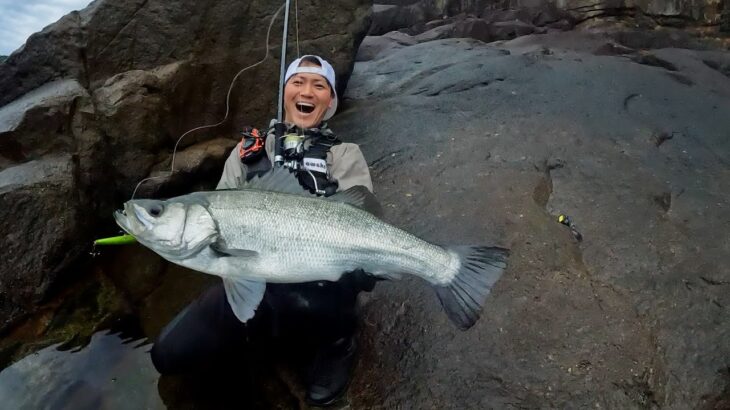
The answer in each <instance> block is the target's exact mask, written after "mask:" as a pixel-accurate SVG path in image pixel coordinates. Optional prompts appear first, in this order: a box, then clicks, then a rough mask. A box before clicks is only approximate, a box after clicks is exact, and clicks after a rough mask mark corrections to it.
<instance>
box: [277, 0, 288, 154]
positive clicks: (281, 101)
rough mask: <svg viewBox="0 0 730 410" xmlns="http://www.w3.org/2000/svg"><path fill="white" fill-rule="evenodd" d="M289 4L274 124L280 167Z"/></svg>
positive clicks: (286, 12) (283, 125) (284, 129)
mask: <svg viewBox="0 0 730 410" xmlns="http://www.w3.org/2000/svg"><path fill="white" fill-rule="evenodd" d="M289 4H290V0H286V6H285V8H286V10H284V32H283V33H282V39H281V64H280V69H279V104H278V110H277V112H276V124H274V141H275V144H274V166H277V167H280V166H282V165H283V164H284V153H283V149H284V148H283V147H282V144H281V139H282V138H284V133H285V132H286V124H284V118H283V113H284V75H285V71H284V70H285V64H286V46H287V40H288V38H287V37H288V35H289Z"/></svg>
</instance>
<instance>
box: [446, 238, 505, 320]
mask: <svg viewBox="0 0 730 410" xmlns="http://www.w3.org/2000/svg"><path fill="white" fill-rule="evenodd" d="M447 250H449V251H452V252H455V253H456V254H457V255H458V258H459V261H460V262H461V263H460V267H459V271H458V272H457V274H456V276H454V278H453V279H452V280H451V282H449V283H447V284H445V285H436V286H434V288H435V289H436V294H437V295H438V297H439V300H440V301H441V306H443V307H444V310H445V311H446V314H447V315H448V316H449V319H451V320H452V321H453V322H454V323H455V324H456V325H457V326H458V327H459V329H461V330H467V329H469V328H470V327H472V325H474V323H475V322H476V321H477V320H478V319H479V314H480V313H481V310H482V305H483V304H484V301H485V300H486V298H487V296H488V295H489V292H490V291H491V289H492V286H494V284H495V283H496V282H497V280H499V278H500V277H501V276H502V273H503V272H504V269H505V268H506V267H507V258H508V257H509V250H508V249H504V248H497V247H485V246H455V247H449V248H447Z"/></svg>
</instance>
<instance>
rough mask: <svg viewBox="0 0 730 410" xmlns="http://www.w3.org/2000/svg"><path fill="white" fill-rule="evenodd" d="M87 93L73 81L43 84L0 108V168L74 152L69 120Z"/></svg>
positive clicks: (87, 95) (86, 96) (74, 147)
mask: <svg viewBox="0 0 730 410" xmlns="http://www.w3.org/2000/svg"><path fill="white" fill-rule="evenodd" d="M88 97H89V94H88V93H87V92H86V89H85V88H84V87H82V86H81V85H80V84H79V83H78V81H76V80H71V79H69V80H57V81H53V82H50V83H48V84H45V85H43V86H41V87H38V88H37V89H35V90H33V91H32V92H29V93H28V94H26V95H24V96H23V98H19V99H17V100H15V101H13V102H12V103H10V104H7V105H5V106H3V107H0V170H2V169H4V168H7V167H9V166H12V165H13V164H18V163H23V162H26V161H30V160H33V159H38V158H40V157H42V156H44V155H56V154H59V153H64V154H71V153H73V152H74V151H75V149H76V146H75V141H74V137H73V130H72V127H71V126H70V121H69V119H70V118H71V117H72V115H73V113H74V111H75V110H76V106H77V105H78V103H79V100H80V99H82V98H88Z"/></svg>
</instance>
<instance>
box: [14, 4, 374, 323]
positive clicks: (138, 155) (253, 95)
mask: <svg viewBox="0 0 730 410" xmlns="http://www.w3.org/2000/svg"><path fill="white" fill-rule="evenodd" d="M370 6H371V5H370V3H367V2H365V1H364V0H347V1H344V2H337V3H333V4H327V5H325V4H322V5H307V6H304V5H300V8H299V10H298V12H297V13H296V14H294V13H292V19H290V23H291V27H290V28H291V29H292V30H290V33H291V38H290V43H289V44H290V47H289V53H288V55H289V57H288V58H289V59H293V58H292V56H293V55H294V54H296V52H297V50H301V52H302V53H312V54H321V55H322V56H324V57H325V58H327V59H328V60H329V61H331V62H332V64H333V65H334V67H335V69H336V71H337V73H338V77H337V78H338V83H337V89H338V90H341V91H342V90H344V89H345V87H346V84H347V81H348V78H349V75H350V72H351V70H352V65H353V63H354V56H355V50H356V48H357V46H358V45H359V43H360V42H361V40H362V38H363V37H364V35H365V32H366V31H367V27H368V25H369V22H370V20H369V16H370ZM278 8H279V5H278V4H271V3H269V2H265V1H254V2H250V3H247V4H246V5H245V7H242V6H241V4H240V2H235V1H223V2H209V1H204V2H196V1H192V0H186V1H183V2H176V3H174V4H172V3H169V2H165V1H161V0H149V1H148V0H127V1H121V2H119V1H108V0H98V1H95V2H93V3H91V4H90V5H89V6H88V7H86V8H85V9H83V10H81V11H78V12H76V11H75V12H72V13H70V14H68V15H67V16H65V17H63V18H62V19H60V20H59V21H58V22H57V23H54V24H51V25H50V26H48V27H46V28H45V29H43V30H42V31H41V32H39V33H36V34H34V35H32V36H31V37H30V38H29V39H28V41H27V42H26V44H25V45H24V46H23V47H21V48H20V49H18V50H16V51H15V52H13V53H12V54H11V55H10V56H9V57H8V59H7V60H6V61H5V62H3V63H2V64H0V171H2V170H5V171H8V172H10V170H12V169H24V168H18V167H23V166H25V164H31V163H32V164H36V165H28V166H29V167H39V166H41V165H37V164H46V162H47V161H51V162H52V163H53V164H55V162H53V161H56V160H55V158H57V157H59V156H64V158H66V157H68V158H73V161H72V164H73V172H71V173H69V175H72V176H73V179H72V180H65V179H61V175H62V174H63V173H62V172H60V171H59V172H58V176H57V177H56V176H55V175H56V173H55V172H56V171H55V170H56V169H57V168H58V167H55V166H53V167H51V166H50V165H49V166H46V165H42V169H47V168H48V169H51V171H48V173H49V175H51V174H52V175H54V177H53V178H49V179H48V181H45V182H42V181H35V180H28V181H27V183H24V184H23V185H22V187H23V188H22V189H21V190H19V191H18V190H15V189H13V190H9V191H8V192H7V193H5V194H4V195H5V196H4V197H3V198H4V199H3V200H4V201H6V200H7V201H13V200H18V201H20V202H21V203H27V202H28V201H31V199H29V198H33V199H32V201H36V200H37V201H39V203H37V204H35V205H34V207H35V208H33V207H29V209H33V210H34V211H37V212H36V213H30V212H28V213H21V214H18V215H13V214H12V213H9V212H6V213H5V214H3V215H2V216H0V221H2V222H3V224H7V226H8V227H9V229H11V228H12V230H10V231H8V232H10V235H15V236H17V237H22V236H23V235H24V231H23V230H22V229H24V228H23V227H26V226H30V225H32V224H39V223H40V222H38V221H36V220H35V218H38V215H41V218H42V219H43V220H46V219H45V218H52V217H54V215H56V214H59V213H60V212H61V211H60V208H59V209H57V208H56V207H61V206H68V207H69V210H68V211H67V212H69V213H70V214H73V215H75V213H74V212H80V211H81V210H83V211H84V212H85V214H84V218H83V220H81V221H79V222H78V225H79V226H76V225H77V224H76V221H75V220H71V218H70V217H64V218H65V220H68V221H69V223H70V224H71V225H73V227H66V226H65V225H64V227H62V228H59V232H60V233H56V232H54V234H53V235H52V240H51V239H49V243H50V242H53V246H51V245H47V246H41V247H35V246H34V245H33V242H34V240H35V236H33V237H30V238H29V240H28V241H22V240H19V239H18V240H16V242H15V245H14V248H13V249H14V251H15V252H16V253H18V254H29V251H25V252H21V251H19V250H18V249H19V248H18V247H19V246H21V245H25V246H27V249H28V250H30V249H33V252H34V253H33V254H34V255H35V257H36V258H37V259H38V260H39V261H42V262H39V263H38V264H37V265H33V264H31V263H26V262H23V261H20V262H17V263H15V262H14V264H11V265H8V270H9V271H12V272H13V274H14V275H21V276H23V277H26V276H27V277H28V278H32V280H35V281H36V283H40V284H42V285H43V286H38V287H37V289H35V290H34V292H36V293H33V294H31V293H29V292H25V291H23V292H18V293H17V295H15V296H13V297H12V298H5V299H3V302H2V303H3V306H4V307H3V312H4V311H8V312H21V311H25V310H27V309H29V308H30V307H31V306H32V305H33V304H34V301H35V300H36V299H37V297H40V296H39V295H43V294H44V292H45V291H46V290H47V289H48V286H47V284H48V283H52V282H54V281H55V280H56V278H57V276H58V275H57V272H58V270H59V269H63V268H64V267H66V266H67V265H68V263H67V261H66V259H63V258H59V257H57V254H58V252H59V251H58V249H63V248H64V247H65V248H66V249H67V250H70V251H68V252H67V253H66V256H68V258H70V259H73V258H75V257H77V256H78V255H79V253H78V252H76V249H77V242H79V241H80V242H83V243H88V242H87V241H88V240H90V239H91V237H92V236H93V233H94V232H96V233H97V234H98V233H99V232H108V233H110V234H112V233H113V232H114V233H115V232H116V228H115V225H114V223H113V220H112V218H111V214H112V210H113V209H115V208H117V207H118V206H119V205H120V204H121V202H122V201H124V200H126V199H128V198H129V197H130V195H131V194H132V192H133V191H134V189H135V187H136V185H137V183H138V182H139V181H141V180H142V179H143V178H145V177H147V176H149V175H150V172H151V171H152V170H153V167H154V166H155V164H157V163H160V162H164V161H165V160H166V159H167V158H169V157H170V156H171V154H172V151H173V148H174V147H176V146H178V148H179V149H180V150H184V149H186V148H188V147H191V146H196V147H204V148H202V149H203V152H202V153H200V155H197V154H192V153H193V152H195V151H196V150H197V149H200V148H195V149H193V150H191V151H187V152H188V153H190V156H189V164H187V165H186V172H184V173H183V174H184V175H185V176H186V177H189V178H188V181H194V182H193V183H192V185H190V186H188V189H193V188H195V187H200V186H210V185H211V184H213V185H214V183H215V181H217V179H218V177H219V175H214V174H215V172H218V171H219V170H220V167H222V162H221V163H220V164H219V165H218V164H216V165H212V162H215V161H218V160H221V161H222V159H223V158H224V157H225V153H224V152H223V151H225V150H227V149H229V148H230V147H231V146H232V144H233V143H235V140H229V141H227V142H225V143H221V141H220V140H219V141H217V142H215V143H212V144H213V145H206V144H207V143H206V141H209V140H212V139H214V138H218V137H220V138H224V139H225V138H228V137H230V136H232V135H234V136H235V135H237V130H240V129H241V127H243V126H244V125H252V126H259V127H260V126H262V125H263V126H266V125H267V124H268V123H269V119H270V118H272V117H273V116H274V115H275V113H276V105H277V104H276V100H277V92H278V79H279V63H278V61H277V60H276V59H277V58H279V57H278V56H279V55H280V50H277V45H278V44H280V35H277V33H281V30H282V28H283V27H282V26H283V24H282V21H283V14H282V13H280V14H279V16H278V18H277V19H276V21H275V22H274V24H273V26H272V30H271V38H269V39H268V40H269V42H268V49H267V29H268V27H269V23H270V21H271V20H272V17H273V16H274V14H275V13H276V11H277V9H278ZM297 15H298V19H299V20H301V21H306V22H307V24H299V25H298V27H299V33H295V32H294V31H293V29H294V27H296V25H297V23H301V22H299V21H297V20H296V16H297ZM297 34H298V35H297ZM297 39H298V43H297ZM279 48H280V46H279ZM265 57H266V60H265V61H262V60H263V59H264V58H265ZM259 61H262V62H261V64H259V65H257V66H255V67H253V68H250V69H248V70H247V71H245V72H243V73H242V75H240V76H238V77H237V78H236V75H237V74H238V73H240V72H242V71H241V70H242V69H244V68H246V67H249V66H252V65H254V64H255V63H257V62H259ZM234 78H236V82H235V83H232V80H233V79H234ZM229 90H230V93H229ZM227 96H230V98H227ZM224 118H225V121H223V120H224ZM214 124H217V126H215V127H207V128H205V129H198V130H197V131H196V132H193V133H190V134H187V135H186V137H185V138H184V139H182V140H180V136H181V135H183V134H184V133H185V132H186V131H188V130H191V129H193V128H197V127H200V126H203V125H214ZM178 142H179V145H178ZM201 144H202V145H201ZM211 147H215V148H211ZM33 161H36V162H33ZM195 161H200V162H199V163H197V164H194V163H193V162H195ZM69 166H70V165H69ZM49 167H50V168H49ZM33 169H35V168H33ZM14 172H15V171H14ZM17 174H18V175H24V174H25V171H23V172H20V171H17ZM183 174H181V175H183ZM192 174H196V175H195V176H193V175H192ZM14 175H15V174H14ZM43 184H51V185H52V186H51V187H46V186H45V185H43ZM176 184H177V185H176ZM49 186H50V185H49ZM171 186H174V187H175V189H176V190H182V189H184V184H181V183H180V181H179V180H178V183H172V185H171ZM51 188H52V189H51ZM168 188H169V187H166V188H164V189H163V188H160V187H157V188H156V189H152V190H151V191H150V193H154V192H158V191H160V190H161V191H162V192H168V191H167V190H168ZM8 189H9V188H8ZM19 189H20V188H19ZM169 189H172V188H169ZM41 193H46V194H41ZM63 195H67V196H68V198H66V197H64V196H63ZM64 198H65V199H64ZM69 198H72V199H73V201H72V200H71V199H69ZM46 201H51V202H48V203H45V202H46ZM46 208H48V209H47V212H46ZM13 209H14V208H13ZM11 218H12V219H14V220H13V221H11V220H10V219H11ZM15 219H17V220H15ZM49 220H50V219H49ZM72 222H73V223H72ZM16 229H17V230H16ZM61 231H62V232H61ZM32 235H36V236H37V235H38V234H37V233H35V231H33V233H32ZM56 247H58V249H57V248H56ZM52 263H57V264H58V266H56V267H55V268H54V267H52V266H51V264H52ZM20 265H22V267H23V269H25V270H22V269H21V270H18V269H16V268H17V266H20ZM3 269H4V268H3ZM6 273H7V271H5V270H3V271H2V275H5V274H6ZM16 282H17V281H16ZM14 283H15V282H14ZM23 286H25V285H23ZM13 315H15V313H14V314H13ZM9 317H10V316H9ZM2 328H3V325H2V324H0V330H2Z"/></svg>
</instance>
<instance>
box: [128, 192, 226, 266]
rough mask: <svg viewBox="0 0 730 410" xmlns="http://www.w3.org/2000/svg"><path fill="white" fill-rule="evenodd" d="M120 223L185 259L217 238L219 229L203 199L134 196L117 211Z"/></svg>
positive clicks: (143, 239)
mask: <svg viewBox="0 0 730 410" xmlns="http://www.w3.org/2000/svg"><path fill="white" fill-rule="evenodd" d="M114 219H115V220H116V221H117V224H118V225H119V226H120V227H121V228H122V229H124V230H125V231H126V232H127V233H129V234H130V235H133V236H134V237H135V238H136V239H137V241H138V242H140V243H141V244H143V245H145V246H147V247H148V248H150V249H152V250H153V251H155V252H157V253H159V254H160V255H162V256H163V257H165V258H167V259H175V260H178V259H185V258H188V257H190V256H192V255H194V254H196V253H198V252H200V250H202V249H203V248H204V247H206V246H208V245H210V244H211V243H213V242H215V240H216V239H217V236H218V229H217V226H216V223H215V221H214V220H213V217H212V216H211V215H210V213H209V212H208V210H207V208H206V207H205V206H204V205H203V204H200V203H186V202H182V201H174V200H168V201H160V200H153V199H135V200H131V201H127V202H126V203H125V204H124V210H123V211H116V212H115V213H114Z"/></svg>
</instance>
